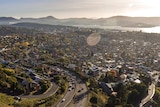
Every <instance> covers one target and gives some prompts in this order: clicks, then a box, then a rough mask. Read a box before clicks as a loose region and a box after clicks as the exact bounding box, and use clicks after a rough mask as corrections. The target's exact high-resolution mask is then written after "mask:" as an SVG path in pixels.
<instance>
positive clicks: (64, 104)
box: [56, 84, 76, 107]
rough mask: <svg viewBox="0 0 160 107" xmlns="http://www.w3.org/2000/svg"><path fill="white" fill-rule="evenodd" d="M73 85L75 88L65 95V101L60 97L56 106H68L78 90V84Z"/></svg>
mask: <svg viewBox="0 0 160 107" xmlns="http://www.w3.org/2000/svg"><path fill="white" fill-rule="evenodd" d="M72 87H74V89H72V90H70V91H69V90H68V91H67V92H66V94H65V96H64V97H63V98H62V99H65V101H64V102H63V101H62V99H60V100H59V102H58V104H57V105H56V107H66V106H67V105H68V104H69V103H70V102H71V101H72V99H73V97H74V94H75V91H76V84H74V85H73V86H72Z"/></svg>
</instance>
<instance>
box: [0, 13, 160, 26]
mask: <svg viewBox="0 0 160 107" xmlns="http://www.w3.org/2000/svg"><path fill="white" fill-rule="evenodd" d="M22 22H23V23H24V22H29V23H39V24H49V25H67V26H72V25H100V26H122V27H154V26H160V17H128V16H113V17H109V18H99V19H90V18H67V19H58V18H55V17H53V16H47V17H42V18H20V19H15V18H12V17H0V24H12V23H22Z"/></svg>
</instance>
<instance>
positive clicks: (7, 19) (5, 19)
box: [0, 17, 18, 24]
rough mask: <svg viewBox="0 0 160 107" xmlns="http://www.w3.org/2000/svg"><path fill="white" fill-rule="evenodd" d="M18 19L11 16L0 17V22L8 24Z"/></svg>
mask: <svg viewBox="0 0 160 107" xmlns="http://www.w3.org/2000/svg"><path fill="white" fill-rule="evenodd" d="M15 21H18V20H17V19H15V18H13V17H0V24H10V23H11V22H15Z"/></svg>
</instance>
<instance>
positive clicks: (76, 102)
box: [67, 80, 88, 107]
mask: <svg viewBox="0 0 160 107" xmlns="http://www.w3.org/2000/svg"><path fill="white" fill-rule="evenodd" d="M87 96H88V90H87V87H86V85H85V83H83V82H82V81H80V80H78V83H77V90H76V94H75V97H74V99H73V100H72V102H71V103H70V104H69V105H68V106H67V107H86V104H87Z"/></svg>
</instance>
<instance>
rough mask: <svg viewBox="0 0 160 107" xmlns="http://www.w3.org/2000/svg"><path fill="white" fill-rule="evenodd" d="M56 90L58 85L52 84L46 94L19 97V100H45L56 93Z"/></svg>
mask: <svg viewBox="0 0 160 107" xmlns="http://www.w3.org/2000/svg"><path fill="white" fill-rule="evenodd" d="M57 90H58V85H57V84H55V83H53V82H52V85H51V87H50V88H49V90H47V92H45V93H43V94H40V95H21V96H20V97H21V98H46V97H49V96H51V95H53V94H55V93H56V91H57Z"/></svg>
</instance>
